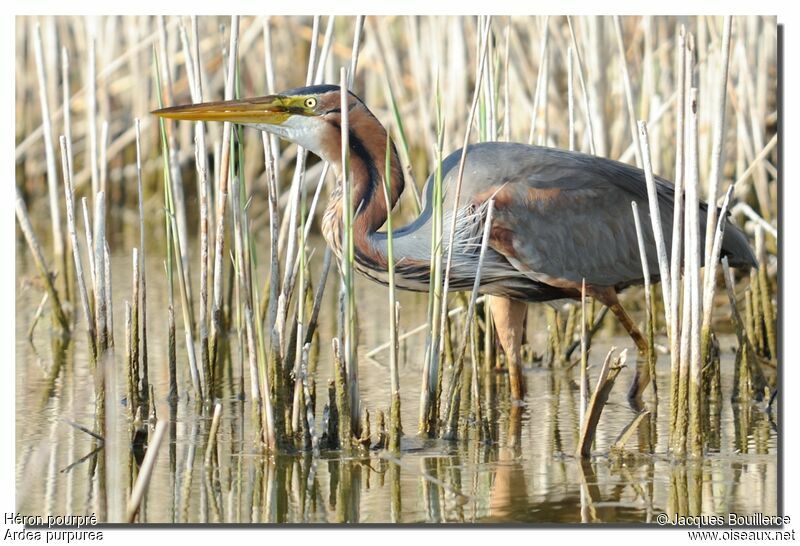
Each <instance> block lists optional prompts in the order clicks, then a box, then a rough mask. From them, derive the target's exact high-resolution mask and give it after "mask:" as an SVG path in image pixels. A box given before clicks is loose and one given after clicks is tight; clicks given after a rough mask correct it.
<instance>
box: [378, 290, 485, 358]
mask: <svg viewBox="0 0 800 546" xmlns="http://www.w3.org/2000/svg"><path fill="white" fill-rule="evenodd" d="M485 302H486V296H479V297H478V299H477V300H476V301H475V303H476V304H478V303H481V304H482V303H485ZM466 310H467V307H464V306H463V305H462V306H459V307H454V308H453V309H450V311H448V313H447V317H448V318H450V319H452V318H453V317H455V316H457V315H459V314H461V313H463V312H465V311H466ZM426 329H428V324H427V323H423V324H420V325H418V326H416V327H414V328H412V329H411V330H407V331H405V332H403V333H402V334H400V335H399V336H398V337H397V341H398V343H399V342H401V341H405V340H407V339H408V338H410V337H412V336H415V335H417V334H420V333H422V332H424V331H425V330H426ZM391 347H392V343H391V342H390V341H387V342H386V343H381V344H380V345H376V346H375V347H373V348H372V349H370V350H369V351H368V352H367V353H366V354H364V358H373V357H374V356H375V355H377V354H378V353H381V352H383V351H385V350H386V349H390V348H391Z"/></svg>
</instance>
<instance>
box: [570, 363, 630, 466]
mask: <svg viewBox="0 0 800 546" xmlns="http://www.w3.org/2000/svg"><path fill="white" fill-rule="evenodd" d="M616 350H617V349H616V347H612V348H611V350H610V351H609V352H608V355H606V359H605V361H604V362H603V367H602V369H601V370H600V376H599V377H598V378H597V386H596V387H595V389H594V392H593V393H592V397H591V399H589V405H588V407H587V408H586V415H585V417H584V419H583V422H582V423H581V434H580V439H579V441H578V448H577V450H576V456H577V457H584V458H585V457H589V456H590V455H591V450H592V442H594V436H595V433H596V432H597V423H598V422H599V421H600V415H601V414H602V413H603V408H604V407H605V405H606V402H607V401H608V395H609V394H611V389H612V388H613V387H614V381H616V379H617V376H618V375H619V372H620V371H621V370H622V368H623V367H624V366H625V360H626V359H627V357H628V350H627V349H625V350H623V351H622V352H621V353H620V354H619V356H618V357H617V358H614V353H615V352H616ZM612 360H613V362H612Z"/></svg>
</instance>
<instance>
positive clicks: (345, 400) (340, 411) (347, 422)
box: [331, 338, 353, 450]
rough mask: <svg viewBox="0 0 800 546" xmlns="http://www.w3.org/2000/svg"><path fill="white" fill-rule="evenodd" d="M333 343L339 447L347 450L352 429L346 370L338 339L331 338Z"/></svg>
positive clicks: (351, 436) (350, 442)
mask: <svg viewBox="0 0 800 546" xmlns="http://www.w3.org/2000/svg"><path fill="white" fill-rule="evenodd" d="M331 343H332V345H333V375H334V382H335V388H336V409H337V415H338V417H339V426H338V430H339V447H340V448H341V449H344V450H349V449H350V447H351V446H352V441H353V432H352V431H353V429H352V428H351V423H352V421H351V410H350V400H349V398H350V397H349V395H348V390H347V389H348V386H347V371H346V369H345V364H344V362H343V361H342V355H341V352H340V350H339V339H338V338H333V340H331Z"/></svg>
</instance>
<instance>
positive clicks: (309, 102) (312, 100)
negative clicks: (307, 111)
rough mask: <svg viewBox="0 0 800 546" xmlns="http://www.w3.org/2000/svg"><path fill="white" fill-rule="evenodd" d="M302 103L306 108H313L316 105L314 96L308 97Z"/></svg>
mask: <svg viewBox="0 0 800 546" xmlns="http://www.w3.org/2000/svg"><path fill="white" fill-rule="evenodd" d="M304 104H305V106H306V108H314V107H315V106H316V105H317V99H315V98H314V97H308V98H307V99H306V102H305V103H304Z"/></svg>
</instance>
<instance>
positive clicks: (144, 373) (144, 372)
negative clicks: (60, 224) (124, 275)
mask: <svg viewBox="0 0 800 546" xmlns="http://www.w3.org/2000/svg"><path fill="white" fill-rule="evenodd" d="M135 127H136V190H137V200H138V205H139V265H138V267H139V271H140V273H141V277H140V278H139V279H138V282H139V283H140V285H141V286H140V290H139V293H140V294H141V300H140V301H136V302H135V305H138V306H139V308H140V311H139V314H140V315H141V317H142V318H141V324H142V331H141V342H142V345H141V350H140V353H139V354H140V355H141V378H142V392H144V393H148V392H149V391H150V389H149V385H150V378H149V376H150V374H149V371H148V368H147V364H148V363H147V273H146V267H145V264H146V261H145V254H146V250H145V246H144V191H143V189H142V146H141V121H140V120H139V119H138V118H137V119H136V122H135ZM136 335H139V334H138V332H137V334H136Z"/></svg>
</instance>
